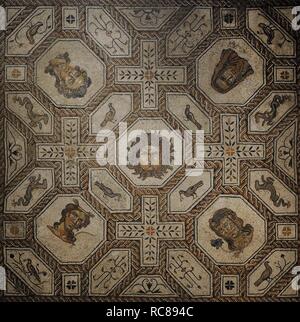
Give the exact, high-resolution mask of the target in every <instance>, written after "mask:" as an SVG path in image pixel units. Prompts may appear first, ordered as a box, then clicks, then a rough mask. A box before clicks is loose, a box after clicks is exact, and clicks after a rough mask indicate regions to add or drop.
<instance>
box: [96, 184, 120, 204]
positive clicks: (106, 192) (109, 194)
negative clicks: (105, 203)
mask: <svg viewBox="0 0 300 322" xmlns="http://www.w3.org/2000/svg"><path fill="white" fill-rule="evenodd" d="M95 186H97V187H98V188H99V189H100V190H101V191H102V192H103V195H104V197H109V198H117V200H118V201H119V200H120V199H121V194H120V193H116V192H113V190H112V189H111V188H109V187H107V186H106V185H104V184H103V183H102V182H99V181H96V182H95Z"/></svg>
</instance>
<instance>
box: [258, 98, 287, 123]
mask: <svg viewBox="0 0 300 322" xmlns="http://www.w3.org/2000/svg"><path fill="white" fill-rule="evenodd" d="M289 99H290V96H289V95H275V96H274V98H273V100H272V102H271V104H270V110H269V111H265V112H257V113H256V114H255V122H256V123H259V120H260V119H262V120H263V122H262V126H264V125H265V124H267V125H272V124H273V121H274V119H275V118H276V116H277V113H278V108H279V107H280V106H281V105H282V104H283V103H284V102H286V101H287V100H289Z"/></svg>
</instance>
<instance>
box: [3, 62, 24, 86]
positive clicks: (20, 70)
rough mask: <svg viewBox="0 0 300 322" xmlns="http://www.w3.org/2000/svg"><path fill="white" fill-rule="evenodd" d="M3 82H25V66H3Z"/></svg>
mask: <svg viewBox="0 0 300 322" xmlns="http://www.w3.org/2000/svg"><path fill="white" fill-rule="evenodd" d="M5 81H6V82H16V83H19V82H21V83H24V82H26V81H27V66H26V65H6V66H5Z"/></svg>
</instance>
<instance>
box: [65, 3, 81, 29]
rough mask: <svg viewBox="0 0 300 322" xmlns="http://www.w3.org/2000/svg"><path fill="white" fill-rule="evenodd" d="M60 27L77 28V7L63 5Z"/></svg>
mask: <svg viewBox="0 0 300 322" xmlns="http://www.w3.org/2000/svg"><path fill="white" fill-rule="evenodd" d="M62 28H63V29H79V21H78V8H77V7H63V8H62Z"/></svg>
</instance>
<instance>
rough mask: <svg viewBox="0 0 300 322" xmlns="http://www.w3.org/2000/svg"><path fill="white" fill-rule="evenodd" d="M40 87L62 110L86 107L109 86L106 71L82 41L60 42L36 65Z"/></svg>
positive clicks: (37, 80)
mask: <svg viewBox="0 0 300 322" xmlns="http://www.w3.org/2000/svg"><path fill="white" fill-rule="evenodd" d="M35 80H36V84H37V85H38V86H39V87H40V88H41V89H42V90H43V91H44V92H45V94H46V95H47V96H48V97H49V98H50V99H51V100H52V101H53V103H54V104H55V105H56V106H59V107H84V106H85V105H86V104H87V103H88V102H89V101H90V100H91V99H92V98H93V97H94V96H95V94H96V93H97V92H99V91H100V90H101V89H102V88H103V87H104V86H105V80H106V69H105V65H104V63H103V62H102V60H101V59H100V58H99V57H97V56H96V55H95V54H94V53H93V52H92V51H91V50H90V49H89V48H88V47H87V46H86V45H85V44H84V43H83V42H82V41H81V40H77V39H64V40H58V41H56V42H55V43H54V44H53V45H52V46H51V47H49V48H48V49H47V50H46V51H45V52H44V53H43V54H42V55H41V56H40V57H39V58H38V60H37V61H36V63H35Z"/></svg>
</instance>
